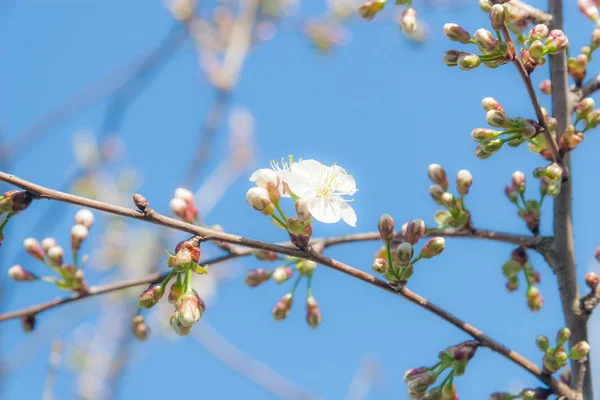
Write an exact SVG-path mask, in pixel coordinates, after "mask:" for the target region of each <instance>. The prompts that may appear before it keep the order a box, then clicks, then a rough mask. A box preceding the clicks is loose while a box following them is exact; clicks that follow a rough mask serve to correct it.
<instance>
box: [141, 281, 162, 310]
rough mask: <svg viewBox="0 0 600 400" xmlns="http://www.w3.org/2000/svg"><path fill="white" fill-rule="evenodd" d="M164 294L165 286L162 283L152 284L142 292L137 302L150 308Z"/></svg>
mask: <svg viewBox="0 0 600 400" xmlns="http://www.w3.org/2000/svg"><path fill="white" fill-rule="evenodd" d="M164 294H165V288H164V287H163V286H162V285H159V284H154V285H152V286H150V287H149V288H148V289H146V290H144V291H143V292H142V294H141V295H140V300H139V303H138V304H139V306H140V307H143V308H152V307H154V306H155V305H156V303H158V301H159V300H160V299H161V297H163V295H164Z"/></svg>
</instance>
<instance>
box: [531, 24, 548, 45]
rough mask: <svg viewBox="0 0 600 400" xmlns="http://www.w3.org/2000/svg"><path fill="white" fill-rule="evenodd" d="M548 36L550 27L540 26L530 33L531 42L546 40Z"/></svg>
mask: <svg viewBox="0 0 600 400" xmlns="http://www.w3.org/2000/svg"><path fill="white" fill-rule="evenodd" d="M546 36H548V27H547V26H546V25H544V24H538V25H536V26H534V27H533V29H531V30H530V31H529V41H530V42H533V41H534V40H544V39H546Z"/></svg>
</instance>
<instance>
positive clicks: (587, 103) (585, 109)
mask: <svg viewBox="0 0 600 400" xmlns="http://www.w3.org/2000/svg"><path fill="white" fill-rule="evenodd" d="M595 106H596V103H595V102H594V99H592V98H591V97H586V98H585V99H583V100H581V101H580V102H579V103H577V107H576V108H575V123H574V126H577V124H579V123H580V122H581V123H583V128H582V129H581V133H580V134H581V140H583V133H584V132H586V131H588V130H590V129H593V128H596V127H597V126H598V125H600V109H594V107H595ZM575 134H577V132H576V133H575Z"/></svg>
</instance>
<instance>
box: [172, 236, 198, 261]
mask: <svg viewBox="0 0 600 400" xmlns="http://www.w3.org/2000/svg"><path fill="white" fill-rule="evenodd" d="M183 251H186V252H189V253H190V257H191V259H192V261H193V262H195V263H197V262H198V261H200V237H198V236H194V237H191V238H189V239H187V240H183V241H181V242H179V243H177V246H175V256H177V254H178V253H179V252H183Z"/></svg>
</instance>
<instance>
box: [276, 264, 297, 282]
mask: <svg viewBox="0 0 600 400" xmlns="http://www.w3.org/2000/svg"><path fill="white" fill-rule="evenodd" d="M293 274H294V270H293V269H291V268H290V267H286V266H282V267H277V268H275V270H274V271H273V280H274V281H275V283H277V284H280V283H283V282H285V281H287V280H288V279H290V278H291V277H292V275H293Z"/></svg>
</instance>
